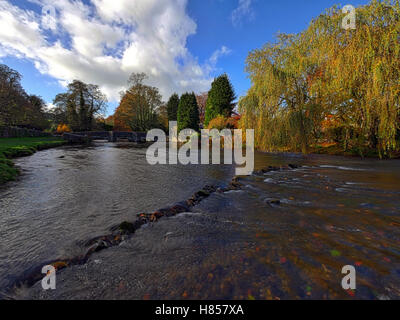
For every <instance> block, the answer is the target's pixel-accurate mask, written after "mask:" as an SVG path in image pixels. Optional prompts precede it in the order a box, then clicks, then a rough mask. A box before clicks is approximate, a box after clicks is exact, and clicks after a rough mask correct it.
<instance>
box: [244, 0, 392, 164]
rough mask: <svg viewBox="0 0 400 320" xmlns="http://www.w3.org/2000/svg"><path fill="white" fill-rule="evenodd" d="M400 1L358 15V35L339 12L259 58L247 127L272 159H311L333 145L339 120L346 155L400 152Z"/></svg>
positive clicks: (281, 39)
mask: <svg viewBox="0 0 400 320" xmlns="http://www.w3.org/2000/svg"><path fill="white" fill-rule="evenodd" d="M399 14H400V5H399V1H398V0H396V1H372V2H370V3H369V4H368V5H366V6H362V7H359V8H357V10H356V17H357V24H356V25H357V28H356V29H355V30H345V29H343V28H342V20H343V18H344V14H343V13H342V10H341V9H340V8H338V7H333V8H331V9H329V10H327V11H326V12H325V14H322V15H321V16H319V17H318V18H316V19H315V20H313V21H312V22H311V24H310V26H309V28H308V29H307V30H305V31H304V32H302V33H300V34H297V35H279V36H278V40H277V42H276V43H273V44H267V45H265V46H264V47H263V48H262V49H258V50H254V51H253V52H251V53H250V54H249V56H248V58H247V67H246V70H247V72H248V73H249V76H250V79H251V82H252V87H251V88H250V90H249V92H248V94H247V96H246V97H243V98H242V99H241V100H240V103H239V106H240V111H241V112H242V114H243V118H242V121H241V126H242V127H243V128H244V127H245V128H254V129H255V131H256V132H255V133H256V145H257V146H258V147H259V148H260V149H263V150H266V151H273V150H274V151H275V150H293V151H302V152H307V149H308V147H309V146H310V145H315V144H317V143H318V142H321V141H323V140H324V139H325V140H326V136H325V132H324V129H323V123H324V121H325V120H326V119H327V117H334V118H335V120H336V122H337V124H338V125H337V126H338V128H339V129H340V135H341V139H340V140H341V141H340V142H341V144H342V146H343V149H344V150H346V149H349V148H352V149H357V150H358V151H359V152H360V153H363V152H365V150H368V149H375V150H377V151H379V154H380V155H381V156H382V157H386V156H390V155H392V154H393V152H396V151H398V150H399V120H400V109H399V108H400V107H399V93H400V76H399V73H400V22H399V21H400V20H399Z"/></svg>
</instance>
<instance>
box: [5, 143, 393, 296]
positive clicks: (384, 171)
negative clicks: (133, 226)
mask: <svg viewBox="0 0 400 320" xmlns="http://www.w3.org/2000/svg"><path fill="white" fill-rule="evenodd" d="M145 153H146V149H138V148H135V147H133V146H132V145H131V144H123V143H122V144H121V143H120V144H112V143H105V142H104V143H103V142H99V143H96V144H95V145H93V146H92V147H90V148H77V147H63V148H58V149H50V150H46V151H42V152H38V153H36V154H35V155H33V156H31V157H27V158H21V159H18V160H16V164H17V165H18V166H19V167H20V168H21V169H22V171H23V174H22V176H21V177H20V178H19V181H17V182H13V183H9V184H7V185H6V186H4V187H2V188H1V189H0V239H1V241H0V292H4V291H8V294H9V295H13V296H15V297H16V298H21V299H22V298H34V299H148V298H150V299H346V298H348V299H399V298H400V232H399V230H400V229H399V226H400V215H399V212H400V183H399V181H400V161H398V160H393V161H378V160H359V159H352V158H343V157H332V156H300V155H271V154H263V153H258V154H256V168H263V167H267V166H269V165H272V166H280V165H287V164H289V163H293V164H298V165H301V166H302V167H301V168H299V169H296V170H291V171H278V172H269V173H266V174H264V175H254V176H250V177H246V178H245V179H243V181H242V183H243V185H244V187H243V190H239V191H230V192H227V193H224V194H220V193H215V194H213V195H211V196H210V197H209V198H207V199H205V200H203V201H202V202H201V203H200V204H199V205H198V206H196V207H195V208H194V209H193V210H192V212H190V213H183V214H180V215H178V216H175V217H172V218H164V219H161V220H160V221H158V222H157V223H154V224H149V225H146V226H144V227H142V228H141V229H140V230H138V231H137V232H136V233H135V234H134V235H133V237H132V238H131V239H129V240H127V241H124V242H122V243H121V244H120V245H119V246H117V247H113V248H109V249H106V250H104V251H101V252H99V253H96V254H94V255H93V256H91V257H90V259H89V261H88V262H87V263H86V264H84V265H77V266H72V267H69V268H67V269H64V270H62V271H60V272H58V273H57V289H56V290H51V291H44V290H43V289H42V288H41V285H40V283H37V284H36V285H34V286H33V287H32V288H18V289H16V290H11V291H10V290H9V289H10V286H12V284H13V283H14V282H15V281H16V280H17V279H19V278H20V277H21V275H23V274H24V273H25V272H26V271H27V270H30V269H31V268H33V267H37V266H41V265H42V264H43V263H44V262H46V261H49V260H54V259H57V258H66V257H74V256H77V255H80V254H82V252H83V250H84V249H83V248H82V247H81V246H80V245H79V244H80V243H82V241H85V240H88V239H90V238H93V237H95V236H98V235H104V234H108V233H109V231H108V230H109V228H110V227H112V226H113V225H115V224H117V223H120V222H122V221H134V220H135V217H136V214H137V213H140V212H154V211H155V210H156V209H159V208H162V207H165V206H168V205H171V204H173V203H175V202H178V201H182V200H186V199H188V198H190V196H191V195H192V194H193V193H194V192H196V191H198V190H200V189H201V188H202V187H203V186H204V185H207V184H208V185H224V184H227V183H228V182H229V181H230V180H231V178H232V177H233V175H234V168H233V167H232V166H182V165H175V166H171V165H166V166H150V165H148V164H147V162H146V159H145ZM271 200H279V201H280V203H279V204H278V203H276V204H272V203H271ZM273 202H274V203H275V202H276V201H273ZM345 265H352V266H354V267H355V268H356V272H357V289H356V290H355V291H350V290H349V291H345V290H343V288H342V286H341V281H342V278H343V277H344V275H342V274H341V271H342V267H343V266H345Z"/></svg>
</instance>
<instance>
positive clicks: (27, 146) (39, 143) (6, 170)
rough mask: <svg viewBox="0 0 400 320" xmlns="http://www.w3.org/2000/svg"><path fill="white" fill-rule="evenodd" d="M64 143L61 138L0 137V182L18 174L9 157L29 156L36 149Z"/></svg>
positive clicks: (13, 177)
mask: <svg viewBox="0 0 400 320" xmlns="http://www.w3.org/2000/svg"><path fill="white" fill-rule="evenodd" d="M63 144H65V141H63V140H62V139H61V138H54V137H40V138H0V184H3V183H5V182H7V181H12V180H15V179H16V177H17V176H18V174H19V171H18V169H17V168H15V167H14V164H13V162H12V161H11V160H10V159H11V158H16V157H24V156H30V155H32V154H34V153H35V152H36V151H39V150H44V149H49V148H53V147H58V146H61V145H63Z"/></svg>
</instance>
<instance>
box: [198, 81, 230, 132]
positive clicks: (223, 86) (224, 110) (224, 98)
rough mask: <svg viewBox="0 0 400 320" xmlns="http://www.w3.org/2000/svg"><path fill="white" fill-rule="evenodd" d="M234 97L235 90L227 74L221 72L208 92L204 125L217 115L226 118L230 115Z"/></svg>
mask: <svg viewBox="0 0 400 320" xmlns="http://www.w3.org/2000/svg"><path fill="white" fill-rule="evenodd" d="M235 99H236V96H235V92H234V90H233V86H232V84H231V82H230V81H229V78H228V75H227V74H223V75H221V76H219V77H218V78H216V79H215V80H214V82H213V83H212V85H211V90H210V91H209V92H208V99H207V104H206V113H205V122H204V124H205V126H208V124H209V122H210V121H211V120H212V119H214V118H216V117H217V116H219V115H221V116H223V117H226V118H228V117H230V116H231V113H232V110H233V108H234V107H235V104H234V103H233V102H234V100H235Z"/></svg>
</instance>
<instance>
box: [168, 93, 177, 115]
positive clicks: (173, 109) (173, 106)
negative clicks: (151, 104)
mask: <svg viewBox="0 0 400 320" xmlns="http://www.w3.org/2000/svg"><path fill="white" fill-rule="evenodd" d="M178 107H179V96H178V95H177V94H176V93H174V94H173V95H172V96H171V97H170V98H169V100H168V103H167V112H168V120H169V121H177V120H178Z"/></svg>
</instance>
